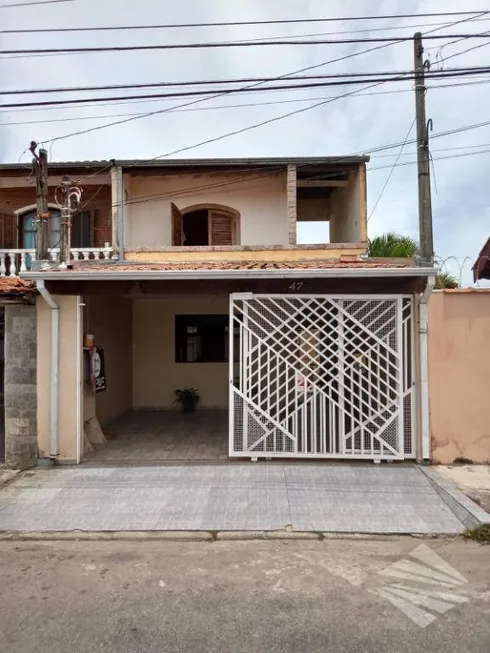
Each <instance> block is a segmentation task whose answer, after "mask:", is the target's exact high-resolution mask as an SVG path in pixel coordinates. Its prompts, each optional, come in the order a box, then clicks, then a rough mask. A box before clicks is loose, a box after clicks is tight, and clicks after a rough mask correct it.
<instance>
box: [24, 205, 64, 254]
mask: <svg viewBox="0 0 490 653" xmlns="http://www.w3.org/2000/svg"><path fill="white" fill-rule="evenodd" d="M48 209H49V223H48V225H49V240H48V246H49V247H50V248H56V247H59V246H60V240H61V223H60V220H61V213H60V210H59V208H58V206H57V205H56V204H49V205H48ZM15 214H16V215H17V228H18V233H19V247H21V248H22V249H36V226H37V223H36V220H37V207H36V205H35V204H32V205H30V206H25V207H24V208H22V209H18V210H17V211H15Z"/></svg>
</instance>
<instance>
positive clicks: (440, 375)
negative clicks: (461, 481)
mask: <svg viewBox="0 0 490 653" xmlns="http://www.w3.org/2000/svg"><path fill="white" fill-rule="evenodd" d="M429 401H430V427H431V438H432V461H433V462H435V463H450V462H453V460H454V459H455V458H457V457H464V458H469V459H471V460H473V461H474V462H478V463H488V462H490V289H488V290H487V289H482V290H473V289H462V290H453V291H436V292H434V293H433V295H432V297H431V299H430V303H429Z"/></svg>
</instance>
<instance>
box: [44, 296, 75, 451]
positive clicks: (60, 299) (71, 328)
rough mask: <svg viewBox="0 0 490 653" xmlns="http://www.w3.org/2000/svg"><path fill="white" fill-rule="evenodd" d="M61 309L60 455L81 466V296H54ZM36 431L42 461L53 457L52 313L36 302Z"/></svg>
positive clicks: (45, 304)
mask: <svg viewBox="0 0 490 653" xmlns="http://www.w3.org/2000/svg"><path fill="white" fill-rule="evenodd" d="M54 300H55V302H56V303H57V305H58V307H59V411H58V454H59V458H60V459H64V460H70V461H73V462H79V460H80V457H81V455H82V453H83V451H82V446H83V438H82V433H83V412H82V405H81V397H82V380H83V379H82V300H81V297H79V296H71V295H65V296H61V295H60V296H54ZM36 305H37V334H38V337H37V359H38V368H37V402H38V411H37V430H38V449H39V457H40V458H49V457H50V456H51V455H52V454H53V453H55V452H53V451H52V450H51V444H50V405H51V392H50V390H51V326H52V325H51V309H50V307H49V306H48V304H47V303H46V301H45V300H44V299H43V298H42V297H38V299H37V304H36Z"/></svg>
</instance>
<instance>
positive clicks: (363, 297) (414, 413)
mask: <svg viewBox="0 0 490 653" xmlns="http://www.w3.org/2000/svg"><path fill="white" fill-rule="evenodd" d="M270 296H274V297H282V296H284V297H291V298H293V299H294V298H297V299H303V298H312V297H317V298H322V299H333V300H337V301H339V300H341V301H346V300H347V301H356V300H357V301H382V300H384V301H386V300H394V299H396V300H404V299H408V300H410V314H411V322H412V329H411V336H410V340H411V352H410V353H411V355H410V357H405V356H404V352H403V337H401V338H400V340H399V342H400V343H401V349H400V353H401V357H402V359H403V358H404V359H405V361H406V362H407V364H409V365H410V369H411V372H412V385H411V391H412V402H411V410H410V416H411V453H410V454H406V453H405V451H404V448H405V441H404V412H403V401H402V402H401V406H400V410H401V411H402V415H401V416H400V418H401V425H402V427H401V429H400V434H399V438H400V439H401V444H402V447H401V451H402V453H401V454H400V455H397V456H387V455H383V454H380V455H373V456H366V455H365V454H364V455H362V454H345V453H336V454H332V453H329V454H323V453H315V454H313V453H299V452H281V453H280V455H277V454H274V453H273V452H267V451H266V452H260V451H257V452H253V451H248V452H247V451H234V448H233V436H234V426H235V419H234V418H235V408H234V395H235V393H236V388H234V376H235V375H234V365H235V363H234V332H233V328H234V311H233V304H234V301H236V300H238V301H240V300H250V299H261V298H264V299H265V298H268V297H270ZM396 310H397V327H396V328H397V331H398V337H400V335H402V334H403V307H402V306H400V305H398V306H397V307H396ZM415 326H416V301H415V295H413V294H405V293H402V294H400V293H393V294H379V293H378V294H346V295H343V294H340V293H338V294H331V293H330V294H320V293H254V292H241V293H230V296H229V329H228V337H229V360H228V383H229V392H228V397H229V406H228V455H229V457H230V458H250V459H251V460H252V461H254V462H256V461H257V460H258V459H259V458H264V459H266V460H271V459H278V460H280V459H281V458H292V459H309V460H314V459H315V458H316V459H323V460H328V459H332V460H335V459H337V460H364V461H366V462H368V461H373V462H381V461H382V460H384V461H388V462H391V461H399V462H401V461H404V460H416V459H417V445H418V441H419V437H418V436H419V414H420V408H419V401H418V394H419V393H418V391H417V390H418V370H417V366H416V355H415V349H416V337H415V333H416V328H415ZM400 332H401V333H400ZM240 344H242V343H240ZM238 365H239V374H240V375H242V374H243V348H242V347H240V355H239V362H238ZM400 382H401V385H402V387H403V378H402V379H401V380H400ZM241 385H242V384H241ZM240 394H241V393H240ZM344 445H345V442H344V440H343V439H342V448H343V449H344V448H345V447H344Z"/></svg>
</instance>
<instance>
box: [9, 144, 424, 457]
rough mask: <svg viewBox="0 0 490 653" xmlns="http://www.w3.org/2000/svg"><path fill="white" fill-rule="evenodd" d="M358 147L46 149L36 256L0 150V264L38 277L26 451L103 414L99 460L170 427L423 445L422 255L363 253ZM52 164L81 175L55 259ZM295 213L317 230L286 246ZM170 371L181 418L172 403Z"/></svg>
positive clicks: (141, 450) (66, 453)
mask: <svg viewBox="0 0 490 653" xmlns="http://www.w3.org/2000/svg"><path fill="white" fill-rule="evenodd" d="M367 161H368V158H367V157H317V158H291V159H275V158H273V159H226V160H223V159H219V160H213V159H208V160H163V161H159V160H153V161H137V160H135V161H112V162H100V161H96V162H71V163H51V164H50V167H49V179H48V183H49V198H48V199H49V209H50V216H51V217H50V236H49V246H50V261H49V263H48V264H46V263H44V264H43V265H42V266H41V265H39V262H36V261H35V260H34V258H35V249H34V245H35V238H36V224H37V223H36V206H35V190H34V187H33V183H32V180H30V179H29V178H28V172H26V170H25V168H24V167H22V166H19V165H2V166H0V173H1V178H0V213H1V214H2V215H1V218H0V225H1V229H2V231H1V234H0V235H1V238H2V241H1V242H0V273H1V274H2V275H3V276H14V275H19V276H21V277H23V278H25V279H28V280H31V281H32V282H34V283H35V284H36V286H37V289H38V291H39V296H38V298H37V302H36V304H37V307H36V315H35V320H36V327H37V379H36V381H35V383H36V384H37V427H36V428H37V433H36V437H37V443H38V450H39V458H40V459H41V460H44V459H46V460H53V459H55V460H57V461H58V462H73V463H78V462H80V461H82V460H83V459H84V456H85V455H86V453H87V452H86V449H87V447H88V444H87V442H88V441H87V437H86V434H85V433H84V424H86V423H88V421H89V420H92V419H93V418H94V417H95V418H96V419H97V420H98V422H100V424H101V425H102V426H103V427H106V426H108V425H111V424H112V427H111V435H112V437H111V438H110V440H109V442H107V444H105V445H103V446H100V448H99V449H98V451H97V452H96V454H95V456H97V455H100V456H105V460H111V455H112V454H111V451H112V452H114V459H118V460H121V461H125V462H130V461H131V462H133V463H138V462H148V461H153V462H155V461H159V460H172V459H174V458H173V457H172V451H173V450H174V449H175V447H177V448H178V447H179V440H180V442H181V443H182V442H183V443H185V448H186V456H185V459H193V457H194V456H195V459H199V455H200V454H199V452H202V451H206V449H207V448H208V449H209V450H210V451H211V450H212V451H214V452H215V453H216V459H217V460H221V459H223V457H228V456H230V457H245V458H249V459H257V458H277V457H278V458H287V457H289V458H347V459H351V458H352V459H353V458H359V459H370V460H375V461H379V460H387V459H388V460H401V459H404V458H415V457H418V458H427V457H428V452H429V433H428V410H427V405H426V400H425V393H426V381H427V369H426V358H427V357H426V333H424V324H425V322H424V319H423V318H424V314H425V309H424V306H425V304H424V302H425V299H426V293H427V289H428V288H430V279H431V278H432V276H433V272H434V271H433V270H432V269H425V268H421V267H416V266H415V265H414V263H413V262H412V261H410V260H408V259H404V260H395V259H389V260H387V259H383V260H381V259H369V258H367V256H366V248H367V217H366V163H367ZM62 176H69V177H70V178H71V179H72V180H73V182H74V183H76V184H78V186H79V187H81V188H82V189H83V196H82V204H81V206H80V207H79V208H78V210H77V211H76V212H75V213H74V214H73V216H72V227H71V244H72V265H71V266H69V267H68V268H67V269H66V268H60V267H59V264H58V261H59V259H58V256H59V247H58V246H59V241H60V218H59V215H60V211H59V208H60V207H59V206H58V205H57V204H56V193H55V189H56V186H57V185H59V183H60V180H61V177H62ZM395 218H396V216H394V220H395ZM302 222H309V223H317V225H318V233H322V234H327V233H328V234H329V237H328V242H325V241H327V238H326V237H322V241H323V242H319V243H317V244H308V245H301V244H298V242H297V231H298V224H300V223H302ZM424 293H425V294H424ZM419 313H420V314H421V315H422V321H420V320H419ZM420 327H422V328H420ZM89 335H91V336H93V339H94V343H93V342H92V341H91V339H90V338H88V336H89ZM19 337H21V336H19ZM93 344H95V346H96V347H100V348H101V350H99V353H100V354H101V355H102V356H103V361H102V364H103V368H104V369H103V372H102V374H103V376H104V380H103V383H102V386H103V387H102V386H101V387H99V388H97V389H99V390H101V391H100V392H95V386H96V383H95V380H94V370H93V365H89V364H88V362H89V360H92V362H93V360H94V356H93V349H92V345H93ZM84 345H85V346H86V349H84ZM87 352H90V356H91V358H89V353H87ZM95 358H96V360H97V361H98V363H99V364H100V363H101V360H100V357H95ZM7 364H8V362H7ZM99 385H100V384H99ZM185 388H195V389H196V390H197V392H198V394H199V398H200V403H199V406H198V412H197V413H196V414H195V415H193V416H190V415H185V414H180V413H179V412H178V408H177V407H176V406H175V404H174V399H175V390H178V389H185ZM114 420H116V421H114ZM118 443H119V444H118ZM210 443H213V447H214V446H215V445H216V448H215V449H213V447H211V444H210ZM216 443H218V444H216ZM123 445H124V446H123ZM118 446H119V450H118ZM122 449H124V455H123V454H121V450H122ZM117 450H118V451H117ZM104 452H105V453H104ZM118 452H119V453H118ZM90 455H91V456H94V454H90ZM213 455H214V454H213ZM118 456H120V458H118ZM94 459H96V457H95V458H94Z"/></svg>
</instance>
